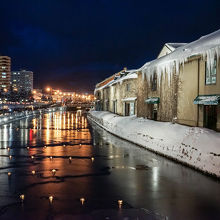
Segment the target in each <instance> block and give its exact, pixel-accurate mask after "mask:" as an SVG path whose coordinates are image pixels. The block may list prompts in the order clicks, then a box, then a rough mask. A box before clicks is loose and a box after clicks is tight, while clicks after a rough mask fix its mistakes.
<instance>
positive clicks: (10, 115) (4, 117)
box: [0, 107, 64, 126]
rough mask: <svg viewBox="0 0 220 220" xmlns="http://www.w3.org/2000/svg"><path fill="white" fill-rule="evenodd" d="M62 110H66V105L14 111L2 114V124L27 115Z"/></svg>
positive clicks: (0, 116)
mask: <svg viewBox="0 0 220 220" xmlns="http://www.w3.org/2000/svg"><path fill="white" fill-rule="evenodd" d="M61 110H64V107H52V108H42V109H37V110H29V111H27V110H25V111H21V112H13V113H8V114H5V115H0V126H1V125H4V124H8V123H11V122H13V121H16V120H20V119H23V118H26V117H31V116H38V115H40V114H44V113H48V112H55V111H61Z"/></svg>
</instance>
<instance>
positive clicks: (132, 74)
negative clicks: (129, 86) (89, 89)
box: [95, 70, 138, 92]
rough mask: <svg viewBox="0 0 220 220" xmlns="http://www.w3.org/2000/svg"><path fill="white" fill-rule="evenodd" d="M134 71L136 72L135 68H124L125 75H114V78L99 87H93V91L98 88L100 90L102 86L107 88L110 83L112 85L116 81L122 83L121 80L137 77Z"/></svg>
mask: <svg viewBox="0 0 220 220" xmlns="http://www.w3.org/2000/svg"><path fill="white" fill-rule="evenodd" d="M136 72H137V70H126V73H127V75H124V76H123V74H122V75H121V77H120V76H119V77H116V79H114V80H111V81H110V82H108V83H107V84H105V85H104V86H102V87H99V88H96V89H95V92H96V91H98V90H102V89H104V88H107V87H109V86H112V85H114V84H116V83H120V84H122V82H123V81H124V80H128V79H137V77H138V75H137V73H136Z"/></svg>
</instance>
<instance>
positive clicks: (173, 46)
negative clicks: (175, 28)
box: [165, 43, 186, 51]
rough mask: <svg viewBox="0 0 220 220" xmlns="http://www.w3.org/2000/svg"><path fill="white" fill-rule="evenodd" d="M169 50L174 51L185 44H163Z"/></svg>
mask: <svg viewBox="0 0 220 220" xmlns="http://www.w3.org/2000/svg"><path fill="white" fill-rule="evenodd" d="M165 45H166V46H167V47H168V48H169V49H170V50H172V51H173V50H175V49H177V48H178V47H182V46H184V45H186V43H166V44H165Z"/></svg>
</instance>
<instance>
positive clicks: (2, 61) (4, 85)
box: [0, 56, 11, 90]
mask: <svg viewBox="0 0 220 220" xmlns="http://www.w3.org/2000/svg"><path fill="white" fill-rule="evenodd" d="M10 78H11V58H10V57H8V56H0V90H6V89H7V90H8V89H9V88H10Z"/></svg>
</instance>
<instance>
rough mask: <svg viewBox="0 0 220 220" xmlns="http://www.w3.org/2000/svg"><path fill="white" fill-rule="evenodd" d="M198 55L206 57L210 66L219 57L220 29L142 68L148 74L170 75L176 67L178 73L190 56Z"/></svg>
mask: <svg viewBox="0 0 220 220" xmlns="http://www.w3.org/2000/svg"><path fill="white" fill-rule="evenodd" d="M196 55H199V56H201V57H202V58H203V59H206V61H207V65H208V66H210V65H211V64H212V62H214V58H215V57H216V56H217V58H218V59H219V56H220V29H219V30H217V31H215V32H213V33H211V34H208V35H205V36H203V37H201V38H199V39H198V40H195V41H193V42H191V43H188V44H185V45H183V46H180V47H178V48H176V49H175V50H174V51H173V52H171V53H169V54H167V55H165V56H163V57H160V58H158V59H155V60H153V61H151V62H148V63H146V64H144V66H143V67H142V68H141V70H142V72H143V73H144V74H146V75H147V76H151V75H152V74H153V73H155V72H157V74H159V75H161V74H162V73H166V74H168V75H169V76H170V75H171V74H172V73H173V70H174V69H176V73H177V74H178V73H179V69H180V65H181V64H183V63H184V62H186V61H187V60H188V58H190V57H193V56H196Z"/></svg>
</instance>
